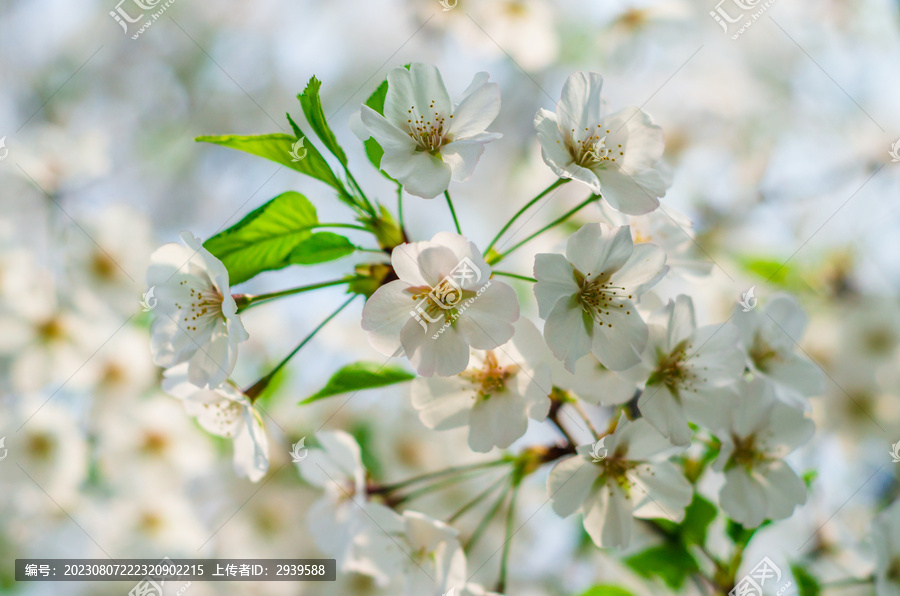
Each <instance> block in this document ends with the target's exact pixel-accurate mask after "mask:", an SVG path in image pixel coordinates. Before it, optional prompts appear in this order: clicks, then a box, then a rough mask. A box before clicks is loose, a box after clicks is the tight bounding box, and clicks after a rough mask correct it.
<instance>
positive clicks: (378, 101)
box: [363, 80, 396, 182]
mask: <svg viewBox="0 0 900 596" xmlns="http://www.w3.org/2000/svg"><path fill="white" fill-rule="evenodd" d="M387 90H388V82H387V81H386V80H385V81H382V82H381V84H380V85H378V89H376V90H375V92H374V93H373V94H372V95H370V96H369V99H367V100H366V105H367V106H369V107H370V108H372V109H373V110H375V111H376V112H378V113H379V114H381V115H382V116H384V99H385V98H386V97H387ZM363 147H364V148H365V150H366V157H368V158H369V161H370V162H372V165H373V166H375V168H377V169H378V170H381V158H382V157H383V156H384V149H382V148H381V145H379V144H378V141H376V140H375V139H374V138H372V137H369V138H368V139H367V140H366V141H364V142H363ZM381 173H382V174H384V176H385V177H386V178H388V179H389V180H394V179H393V178H391V177H390V176H388V175H387V174H386V173H385V172H383V171H382V172H381ZM395 182H396V181H395Z"/></svg>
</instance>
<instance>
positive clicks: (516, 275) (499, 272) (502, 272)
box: [493, 271, 537, 283]
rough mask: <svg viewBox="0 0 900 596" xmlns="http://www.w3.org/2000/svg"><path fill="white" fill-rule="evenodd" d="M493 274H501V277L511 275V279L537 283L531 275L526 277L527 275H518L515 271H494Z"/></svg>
mask: <svg viewBox="0 0 900 596" xmlns="http://www.w3.org/2000/svg"><path fill="white" fill-rule="evenodd" d="M493 274H494V275H502V276H503V277H511V278H513V279H521V280H522V281H530V282H532V283H537V280H536V279H535V278H533V277H528V276H527V275H519V274H517V273H508V272H506V271H494V272H493Z"/></svg>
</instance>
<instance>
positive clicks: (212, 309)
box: [175, 280, 224, 331]
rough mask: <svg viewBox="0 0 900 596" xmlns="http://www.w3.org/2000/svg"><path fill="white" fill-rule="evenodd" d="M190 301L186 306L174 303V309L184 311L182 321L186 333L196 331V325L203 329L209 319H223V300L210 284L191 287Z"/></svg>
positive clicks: (183, 282) (184, 283)
mask: <svg viewBox="0 0 900 596" xmlns="http://www.w3.org/2000/svg"><path fill="white" fill-rule="evenodd" d="M187 283H188V282H187V280H183V281H182V282H181V285H186V284H187ZM190 299H191V301H190V303H189V304H188V305H187V306H183V305H181V304H179V303H177V302H176V303H175V307H176V308H178V309H179V310H180V311H184V312H183V313H182V314H183V315H184V317H183V321H184V323H185V324H186V325H185V327H186V328H187V330H188V331H197V329H198V327H197V325H198V323H199V324H200V325H203V326H204V327H205V326H206V323H208V322H209V321H210V319H215V318H217V317H223V318H224V315H223V314H222V300H224V298H223V296H222V294H221V293H219V290H218V289H217V288H216V287H215V286H213V285H212V284H209V285H207V286H205V287H202V288H197V287H192V288H191V294H190Z"/></svg>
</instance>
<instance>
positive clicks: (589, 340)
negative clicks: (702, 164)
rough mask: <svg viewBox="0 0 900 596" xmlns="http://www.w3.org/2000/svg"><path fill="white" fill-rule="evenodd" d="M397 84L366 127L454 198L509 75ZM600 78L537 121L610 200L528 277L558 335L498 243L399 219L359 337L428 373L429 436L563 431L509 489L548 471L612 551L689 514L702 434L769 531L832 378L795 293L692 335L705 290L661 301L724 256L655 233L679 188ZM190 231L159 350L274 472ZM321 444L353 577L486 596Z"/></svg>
mask: <svg viewBox="0 0 900 596" xmlns="http://www.w3.org/2000/svg"><path fill="white" fill-rule="evenodd" d="M386 83H387V91H386V94H385V96H384V98H383V108H382V109H381V110H378V109H375V108H373V107H371V106H370V105H364V106H363V107H362V110H361V112H360V114H359V115H358V118H356V119H354V121H353V123H352V126H353V128H354V130H355V131H356V133H357V134H358V136H360V137H361V139H363V140H365V141H366V142H367V143H368V142H369V141H372V140H374V142H375V143H377V146H378V147H380V149H381V150H382V152H383V155H382V156H381V158H380V167H381V169H382V170H383V171H384V172H385V173H386V174H388V175H389V176H390V177H391V178H392V179H394V180H395V181H396V182H397V184H398V185H399V186H400V187H402V189H403V190H405V191H407V192H409V193H411V194H414V195H417V196H420V197H423V198H434V197H436V196H438V195H440V194H442V193H443V194H445V195H446V196H447V200H448V202H449V201H450V197H449V193H448V192H447V191H448V186H449V184H450V181H451V180H458V181H462V180H466V179H467V178H469V176H470V175H471V174H472V171H473V169H474V168H475V165H476V163H477V161H478V159H479V157H480V155H481V154H482V152H483V151H484V150H485V145H486V144H487V143H488V142H490V141H492V140H493V139H496V138H498V137H499V135H498V134H496V133H490V132H487V130H486V129H487V127H488V126H489V125H490V124H491V123H492V122H493V120H494V119H495V118H496V116H497V115H498V113H499V111H500V93H499V89H498V87H497V85H496V84H494V83H489V82H488V76H487V75H486V74H484V73H480V74H478V75H476V77H475V80H474V81H473V82H472V84H471V85H470V86H469V88H468V89H467V90H466V91H465V93H464V97H463V99H462V100H461V101H460V102H459V103H456V104H454V103H452V102H451V100H450V97H449V94H448V92H447V89H446V87H445V86H444V83H443V81H442V79H441V76H440V73H439V72H438V71H437V69H436V68H434V67H431V66H426V65H423V64H412V65H411V66H410V67H408V68H398V69H396V70H394V71H392V72H391V73H390V74H389V76H388V78H387V82H386ZM601 86H602V79H601V77H600V76H599V75H597V74H586V73H576V74H573V75H572V76H570V77H569V79H568V80H567V81H566V83H565V86H564V88H563V91H562V98H561V99H560V101H559V103H558V104H557V106H556V111H555V113H553V112H549V111H547V110H540V111H539V112H538V114H537V115H536V117H535V121H534V126H535V129H536V131H537V138H538V140H539V141H540V145H541V149H542V154H543V159H544V161H545V162H546V164H547V165H548V166H549V167H550V168H551V169H552V171H553V172H554V173H555V174H556V175H557V176H558V178H559V179H558V180H557V182H556V183H555V186H559V185H562V184H564V183H566V182H568V181H569V180H577V181H579V182H581V183H583V184H584V185H585V186H587V188H588V189H589V191H590V193H591V194H590V196H589V198H588V200H587V201H586V202H585V203H583V205H588V204H590V205H596V206H599V207H600V213H601V216H600V217H599V218H598V220H599V221H596V222H594V223H586V224H584V225H582V226H581V227H580V229H578V230H577V231H576V232H575V233H574V234H572V235H571V236H570V237H569V238H568V241H567V242H566V245H565V253H564V254H556V253H542V254H537V255H535V257H534V261H533V263H534V265H533V275H534V278H529V277H527V276H520V275H513V276H512V277H513V278H518V279H519V280H521V281H530V282H531V283H533V284H534V285H533V296H534V299H535V301H536V306H537V313H538V317H539V319H540V320H542V321H543V324H542V330H539V329H538V325H537V324H536V322H535V321H532V320H529V319H527V318H525V317H523V316H522V315H521V312H520V303H519V297H518V296H517V294H516V291H515V290H514V289H513V287H512V286H511V285H510V284H508V283H504V282H503V281H500V280H498V279H497V275H498V274H497V272H495V271H494V270H493V268H492V265H495V264H496V263H497V262H499V261H500V260H501V259H503V258H504V257H505V254H507V253H504V254H499V253H497V252H496V251H492V250H490V249H491V248H492V246H493V243H491V245H490V246H489V247H488V248H487V249H485V250H484V251H481V250H479V248H478V247H477V246H476V244H475V243H474V242H472V241H470V240H468V239H467V238H465V237H464V236H462V234H461V233H450V232H440V233H438V234H436V235H434V237H433V238H431V240H423V241H412V242H409V241H406V238H407V235H406V231H405V230H402V229H401V232H402V233H401V235H400V236H401V237H402V240H400V241H398V242H395V243H393V244H391V245H387V246H385V245H382V246H383V248H384V249H385V250H386V251H387V252H389V253H390V264H389V271H390V274H386V275H382V276H381V277H380V278H379V279H378V280H377V284H376V288H375V289H374V290H373V291H371V292H368V293H367V296H368V299H367V301H366V304H365V307H364V309H363V312H362V322H361V324H362V328H363V329H364V330H365V331H366V332H367V333H368V337H369V340H370V343H371V345H372V347H373V348H374V349H375V350H377V351H378V352H380V353H381V354H383V355H384V356H386V357H403V358H406V359H407V360H408V362H409V363H410V365H411V366H412V367H413V368H414V369H415V371H416V372H417V373H418V375H419V376H418V377H417V378H415V379H414V380H413V382H412V388H411V394H412V406H413V408H415V410H416V411H417V413H418V415H419V418H420V419H421V421H422V423H423V424H424V425H425V426H426V427H428V428H429V429H434V430H447V429H455V428H466V429H467V430H468V444H469V447H470V448H471V449H472V450H473V451H475V452H481V453H486V452H489V451H491V450H492V449H494V448H501V449H504V448H508V447H510V446H511V445H513V444H514V443H515V442H516V441H517V440H519V439H521V438H522V437H523V436H524V435H525V434H526V432H527V430H528V427H529V421H536V422H544V421H550V422H551V423H552V424H554V425H555V426H556V427H557V428H558V430H559V431H560V432H561V433H562V434H563V435H564V437H565V439H566V442H565V444H564V445H561V446H556V447H553V448H550V447H540V448H538V447H531V448H526V449H524V450H523V451H522V452H521V454H520V456H517V457H513V458H512V459H511V460H510V461H511V462H514V464H513V467H514V468H515V470H516V472H515V473H514V477H515V479H514V480H513V481H512V486H513V488H514V489H515V488H517V486H518V483H520V482H521V481H522V479H523V477H524V476H526V475H527V474H529V473H531V472H533V471H534V469H536V468H537V467H540V466H541V465H543V464H546V463H554V466H553V468H552V471H550V474H549V480H548V496H549V498H550V499H551V500H552V505H553V509H554V510H555V511H556V512H557V513H558V514H559V515H561V516H563V517H565V516H569V515H572V514H574V513H581V514H582V515H583V523H584V528H585V530H586V531H587V533H588V534H589V535H590V537H591V539H592V540H593V541H594V543H596V545H597V546H600V547H625V546H627V545H628V544H629V543H630V540H631V536H632V519H633V517H634V516H637V517H645V518H668V519H670V520H672V521H676V522H677V521H680V520H681V519H683V517H684V515H685V509H686V507H687V506H688V505H689V504H690V503H691V501H692V499H693V498H694V493H695V488H694V486H692V482H693V481H695V480H696V478H694V479H692V480H691V481H689V480H688V478H687V477H686V476H685V473H684V471H683V470H682V469H681V468H680V467H679V466H678V465H676V463H673V462H674V460H672V459H671V458H672V457H673V456H675V455H678V454H681V453H683V452H684V451H685V450H686V449H687V448H689V447H690V446H691V445H692V443H693V441H694V439H695V438H701V439H702V442H703V443H705V444H708V445H714V446H715V450H716V454H717V457H716V458H714V459H715V463H714V465H713V466H712V469H713V470H714V471H716V472H718V473H721V474H723V475H724V485H723V486H722V488H721V491H720V493H719V499H718V501H719V503H720V504H721V507H722V508H723V510H724V511H725V512H726V513H727V515H728V516H729V517H730V518H731V519H732V520H734V521H736V522H738V523H740V524H742V525H743V526H745V527H747V528H755V527H758V526H759V525H760V524H762V523H763V522H764V521H765V520H776V519H783V518H786V517H788V516H790V515H791V513H792V512H793V510H794V508H795V507H796V506H798V505H801V504H803V503H804V502H805V500H806V487H805V485H804V483H803V481H802V480H801V479H800V478H799V477H798V476H797V474H796V473H795V472H794V471H793V470H792V469H791V468H790V467H789V466H788V465H787V464H786V463H785V462H784V458H785V456H787V455H788V454H789V453H791V452H792V451H793V450H795V449H796V448H797V447H798V446H800V445H801V444H803V443H804V442H805V441H807V440H808V439H809V438H810V436H811V435H812V433H813V423H812V421H811V420H810V419H809V418H808V417H807V415H806V410H807V409H808V407H807V403H806V399H807V398H808V397H811V396H815V395H817V394H819V393H821V392H822V391H823V387H822V385H823V383H822V377H821V374H820V371H819V369H818V367H817V366H816V365H814V364H813V363H811V362H810V361H808V360H806V359H805V358H803V357H801V356H799V355H798V354H797V353H796V352H795V343H796V341H798V340H799V339H800V338H801V336H802V334H803V331H804V327H805V325H806V319H805V315H804V313H803V311H802V310H801V309H800V307H799V306H798V305H797V304H796V302H795V301H794V300H793V299H791V298H789V297H787V296H779V297H774V298H771V299H770V300H769V301H768V304H767V305H766V306H765V308H761V309H759V310H751V311H747V312H744V311H743V310H742V309H740V308H739V307H738V308H736V310H735V312H734V314H733V315H732V316H731V317H730V318H729V319H728V321H726V322H724V323H720V324H715V325H706V326H698V323H697V318H696V315H695V312H694V303H693V300H692V299H691V297H689V296H686V295H677V296H675V297H674V298H673V299H671V300H669V301H668V302H667V303H666V302H664V301H663V300H662V297H661V296H660V295H659V294H658V293H657V292H656V287H657V285H658V284H659V283H660V281H661V280H662V279H663V278H664V277H665V276H667V274H669V270H670V267H672V268H674V269H675V270H676V271H678V272H683V273H686V274H688V275H691V274H697V273H701V274H702V273H703V272H704V271H708V268H706V267H704V265H703V264H702V263H697V262H695V261H692V260H691V259H690V257H688V256H687V251H686V250H685V247H684V242H683V240H675V241H673V240H672V234H668V235H667V234H666V233H665V231H663V232H660V230H661V228H665V226H666V225H668V226H669V228H671V226H672V225H674V226H676V227H677V226H678V225H679V224H678V223H677V220H674V219H671V220H670V221H671V222H672V223H671V224H662V223H661V221H662V220H663V218H662V217H661V216H659V212H657V211H656V209H657V208H658V207H659V199H660V197H662V196H664V194H665V192H666V190H667V188H668V186H669V184H670V177H669V175H668V172H667V169H666V167H665V165H664V164H663V163H662V161H661V158H662V154H663V148H664V142H663V134H662V130H661V129H660V127H659V126H657V125H656V124H654V123H653V122H652V120H651V118H650V117H649V116H648V115H647V114H646V113H644V112H643V111H642V110H640V109H639V108H635V107H631V108H625V109H623V110H620V111H618V112H613V113H608V109H607V106H606V104H605V101H604V100H603V98H602V97H601ZM320 136H321V135H320ZM354 184H355V181H354ZM360 192H361V191H360ZM450 206H451V209H452V203H451V204H450ZM610 208H611V209H612V210H610ZM574 211H577V209H576V210H573V212H571V213H574ZM520 214H521V212H520ZM666 218H668V216H666ZM454 219H455V214H454ZM514 219H515V218H514ZM632 219H634V222H632ZM401 221H402V214H401ZM632 223H634V225H632ZM505 229H506V228H504V230H505ZM457 232H459V225H458V223H457ZM498 237H499V235H498ZM657 238H659V243H656V242H655V240H656V239H657ZM182 239H183V240H184V243H185V245H186V246H185V247H182V246H179V245H174V244H173V245H166V246H164V247H162V248H161V249H159V251H157V252H156V253H155V254H154V256H153V265H152V266H151V269H150V273H149V276H148V281H149V283H150V285H151V286H154V287H155V288H156V291H157V296H158V298H159V301H160V307H159V308H158V309H157V318H156V321H155V323H154V325H153V342H152V343H153V350H154V355H155V362H156V363H157V364H159V365H162V366H165V367H168V370H167V371H166V373H165V383H164V388H165V389H166V390H167V391H169V392H170V393H171V394H172V395H175V396H176V397H179V398H180V399H182V400H184V402H185V405H186V407H187V409H188V412H189V413H190V414H191V415H193V416H196V417H197V418H198V420H199V421H200V424H201V425H202V426H203V428H205V429H206V430H208V431H210V432H212V433H214V434H218V435H221V436H228V437H233V438H234V448H235V456H234V460H235V465H236V467H237V469H238V471H239V472H240V473H241V474H242V475H245V476H248V477H249V478H250V479H251V480H254V481H255V480H259V479H260V478H261V477H262V476H263V475H264V474H265V471H266V468H267V461H268V458H267V454H268V448H267V442H266V435H265V432H264V431H263V430H262V427H261V422H260V418H259V415H258V414H257V413H256V411H255V409H254V407H253V392H252V391H245V392H242V391H241V390H240V389H238V387H237V386H236V385H235V384H234V382H233V381H232V380H231V378H230V375H231V373H232V371H233V369H234V366H235V362H236V356H237V346H238V344H239V343H240V342H242V341H244V340H245V339H247V333H246V331H245V330H244V327H243V326H242V324H241V322H240V317H239V315H238V314H237V310H238V302H236V301H235V298H233V297H232V295H231V294H230V289H229V284H228V271H226V268H225V266H224V265H223V264H222V262H220V261H219V260H217V259H216V258H215V257H214V256H213V255H212V254H210V252H209V251H208V250H207V249H206V248H204V247H203V246H202V245H201V243H200V241H199V240H197V239H196V238H194V237H193V236H191V235H189V234H185V235H183V237H182ZM669 252H671V258H672V261H671V264H667V261H668V259H669V258H670V255H669V254H668V253H669ZM385 265H386V264H385ZM239 298H241V297H239ZM524 306H525V305H523V307H524ZM248 394H249V395H248ZM582 401H583V402H585V403H587V404H590V405H593V406H600V407H602V408H604V410H602V411H603V412H605V413H606V415H607V418H608V420H609V422H610V424H609V428H608V430H607V432H605V433H598V432H596V430H594V427H593V425H592V424H591V421H590V418H589V417H588V416H586V415H585V416H584V420H585V422H586V423H587V425H588V426H589V427H590V429H591V431H592V432H593V434H594V441H595V442H592V443H584V444H578V442H577V441H576V440H575V439H573V437H572V436H571V435H570V433H569V432H568V431H567V430H566V428H565V425H564V424H563V423H561V421H560V419H559V413H560V411H565V412H568V410H569V409H570V406H571V407H572V408H577V409H578V411H579V412H582V413H583V410H582V409H581V406H580V402H582ZM563 408H565V410H563ZM579 426H580V425H579ZM316 442H317V444H318V447H317V448H313V449H312V451H311V453H312V455H311V456H310V458H309V459H308V460H306V461H303V462H302V463H301V464H299V468H300V473H301V475H302V476H303V478H305V479H306V480H307V481H308V482H309V483H311V484H313V485H315V486H319V487H321V488H323V489H324V490H325V493H326V496H325V497H323V498H322V499H321V500H320V501H319V502H318V503H316V505H314V506H313V509H312V511H311V512H310V525H311V528H312V532H313V535H314V536H315V537H316V539H317V541H318V545H319V547H320V548H321V550H322V551H323V552H325V553H326V554H328V555H329V556H333V557H335V558H336V559H338V562H339V565H340V566H341V569H343V570H347V571H354V572H357V573H362V574H366V575H370V576H372V577H373V578H375V579H376V580H377V581H378V582H379V583H380V584H387V583H388V581H389V580H390V579H391V578H393V577H396V576H398V575H403V576H404V577H405V578H407V579H406V589H405V590H406V591H405V593H406V594H409V595H410V596H412V595H414V594H415V595H421V594H443V593H446V592H447V591H448V590H449V589H451V588H455V589H457V590H460V591H461V593H469V594H484V593H485V592H484V591H483V590H482V588H480V587H479V586H473V585H467V583H466V575H465V569H466V557H465V555H464V553H463V548H462V547H461V543H460V540H459V537H458V532H457V531H456V530H455V529H453V528H452V527H451V526H450V525H448V524H446V523H443V522H440V521H438V520H435V519H432V518H430V517H428V516H426V515H425V514H423V513H420V512H415V511H411V510H408V509H407V510H404V511H402V512H398V511H397V510H396V509H397V508H399V504H398V503H397V502H396V501H394V500H393V499H392V490H393V489H391V488H390V487H384V486H378V485H375V484H372V483H371V482H370V481H369V478H368V476H367V473H366V471H365V469H364V468H363V466H362V457H361V452H360V447H359V445H358V444H357V443H356V442H355V441H354V440H353V438H352V437H350V436H349V435H347V434H346V433H343V432H330V431H326V432H319V433H318V434H317V435H316ZM601 448H602V450H603V454H602V455H599V456H598V454H599V452H600V449H601ZM525 461H527V462H529V465H525V464H524V463H523V462H525ZM534 464H536V465H534ZM500 586H501V588H502V587H503V581H501V582H500Z"/></svg>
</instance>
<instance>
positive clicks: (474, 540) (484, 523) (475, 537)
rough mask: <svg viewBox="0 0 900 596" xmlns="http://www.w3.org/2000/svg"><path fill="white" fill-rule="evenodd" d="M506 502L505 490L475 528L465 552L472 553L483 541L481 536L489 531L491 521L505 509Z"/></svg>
mask: <svg viewBox="0 0 900 596" xmlns="http://www.w3.org/2000/svg"><path fill="white" fill-rule="evenodd" d="M504 502H506V492H504V491H503V490H501V491H500V498H499V499H497V501H496V502H495V503H494V506H493V507H491V508H490V510H489V511H488V512H487V514H486V515H485V516H484V517H483V518H482V519H481V521H480V522H479V523H478V527H476V528H475V531H474V532H473V533H472V537H471V538H469V541H468V542H466V545H465V547H464V548H463V550H465V551H466V552H471V551H472V549H473V548H475V545H477V544H478V541H479V540H481V536H482V535H483V534H484V532H485V530H487V528H488V525H490V523H491V520H493V519H494V516H495V515H497V512H498V511H500V508H501V507H503V503H504Z"/></svg>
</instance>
